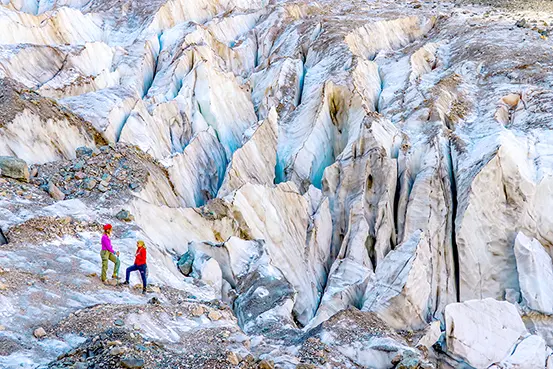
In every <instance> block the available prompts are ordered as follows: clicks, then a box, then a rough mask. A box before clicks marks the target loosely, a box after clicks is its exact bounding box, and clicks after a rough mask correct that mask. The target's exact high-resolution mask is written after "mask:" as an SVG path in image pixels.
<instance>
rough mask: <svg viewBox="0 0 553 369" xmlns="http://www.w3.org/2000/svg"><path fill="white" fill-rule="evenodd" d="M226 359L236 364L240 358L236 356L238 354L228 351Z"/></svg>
mask: <svg viewBox="0 0 553 369" xmlns="http://www.w3.org/2000/svg"><path fill="white" fill-rule="evenodd" d="M227 361H228V362H229V363H230V364H232V365H238V364H240V359H239V358H238V355H236V354H235V353H234V352H232V351H230V352H229V353H228V355H227Z"/></svg>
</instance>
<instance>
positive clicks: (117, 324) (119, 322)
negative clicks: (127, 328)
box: [113, 319, 125, 327]
mask: <svg viewBox="0 0 553 369" xmlns="http://www.w3.org/2000/svg"><path fill="white" fill-rule="evenodd" d="M113 324H115V325H116V326H118V327H122V326H124V325H125V322H124V321H123V320H121V319H116V320H115V321H114V322H113Z"/></svg>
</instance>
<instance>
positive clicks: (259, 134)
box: [217, 109, 278, 197]
mask: <svg viewBox="0 0 553 369" xmlns="http://www.w3.org/2000/svg"><path fill="white" fill-rule="evenodd" d="M277 119H278V116H277V112H276V110H275V109H272V110H271V112H270V113H269V115H268V116H267V118H266V119H265V120H264V121H263V122H261V124H260V125H259V127H257V129H256V130H255V132H254V133H253V135H252V136H251V138H250V139H249V140H248V141H247V142H246V143H245V144H244V146H242V147H241V148H239V149H238V150H237V151H236V152H235V153H234V155H233V156H232V160H231V161H230V163H229V166H228V168H227V170H226V174H225V179H224V180H223V184H222V185H221V188H220V189H219V192H218V194H217V196H219V197H224V196H226V195H228V194H229V193H231V192H232V191H235V190H237V189H238V188H240V187H242V186H243V185H244V184H246V183H252V184H261V185H272V184H273V182H274V179H275V166H276V146H277Z"/></svg>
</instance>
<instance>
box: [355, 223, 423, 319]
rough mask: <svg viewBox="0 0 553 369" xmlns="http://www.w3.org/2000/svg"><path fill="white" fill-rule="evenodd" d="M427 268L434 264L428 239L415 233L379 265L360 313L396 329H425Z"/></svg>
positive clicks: (420, 233)
mask: <svg viewBox="0 0 553 369" xmlns="http://www.w3.org/2000/svg"><path fill="white" fill-rule="evenodd" d="M429 265H430V266H431V265H433V260H432V252H431V249H430V245H429V242H428V236H427V235H426V234H425V233H424V232H422V231H416V232H414V233H413V234H412V235H411V236H410V237H409V238H408V239H407V240H406V241H405V242H404V243H403V244H401V245H399V246H398V247H397V248H396V249H394V250H393V251H390V253H389V254H388V255H387V256H386V257H385V258H384V260H382V261H381V262H380V263H379V264H378V266H377V267H376V273H375V274H376V276H375V280H374V282H373V283H371V284H369V286H368V287H367V292H366V293H365V302H364V304H363V310H364V311H372V312H376V313H377V314H378V315H379V316H380V317H381V318H382V320H384V321H385V322H386V323H388V324H389V325H390V326H391V327H393V328H396V329H401V327H409V328H411V329H413V330H419V329H422V328H424V327H425V326H426V325H427V323H428V322H429V320H430V318H431V316H432V309H431V299H432V296H431V294H432V273H431V268H428V266H429Z"/></svg>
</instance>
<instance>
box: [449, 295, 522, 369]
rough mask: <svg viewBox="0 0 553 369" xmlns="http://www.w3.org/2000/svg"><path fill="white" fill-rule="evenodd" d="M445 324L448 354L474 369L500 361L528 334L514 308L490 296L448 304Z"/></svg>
mask: <svg viewBox="0 0 553 369" xmlns="http://www.w3.org/2000/svg"><path fill="white" fill-rule="evenodd" d="M445 325H446V343H447V351H448V353H449V354H451V355H452V356H454V357H458V358H460V359H462V360H464V361H466V362H467V363H468V364H470V365H472V366H473V367H475V368H487V367H488V366H490V365H491V364H493V363H495V362H498V361H500V360H502V359H503V358H505V357H506V356H507V355H509V353H510V352H511V350H512V348H513V346H514V345H515V344H516V343H517V341H518V340H519V339H520V338H521V336H524V335H525V334H527V331H526V327H525V326H524V323H523V322H522V319H521V318H520V316H519V314H518V312H517V309H516V307H515V306H514V305H512V304H510V303H508V302H506V301H497V300H494V299H491V298H487V299H484V300H470V301H466V302H463V303H454V304H449V305H447V306H446V308H445Z"/></svg>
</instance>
